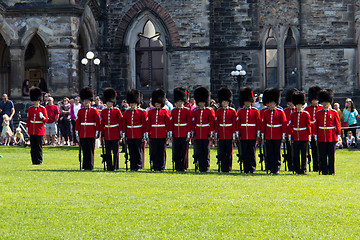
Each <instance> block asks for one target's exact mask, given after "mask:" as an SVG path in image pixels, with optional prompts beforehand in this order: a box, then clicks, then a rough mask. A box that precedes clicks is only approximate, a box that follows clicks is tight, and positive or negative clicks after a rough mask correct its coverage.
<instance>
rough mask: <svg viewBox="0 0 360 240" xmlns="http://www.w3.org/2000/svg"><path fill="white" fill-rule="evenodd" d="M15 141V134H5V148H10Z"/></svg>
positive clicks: (9, 132) (8, 132)
mask: <svg viewBox="0 0 360 240" xmlns="http://www.w3.org/2000/svg"><path fill="white" fill-rule="evenodd" d="M13 141H14V136H13V133H12V132H11V130H9V131H7V132H6V133H5V141H4V145H5V146H10V145H12V144H13V143H12V142H13Z"/></svg>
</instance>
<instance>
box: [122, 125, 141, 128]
mask: <svg viewBox="0 0 360 240" xmlns="http://www.w3.org/2000/svg"><path fill="white" fill-rule="evenodd" d="M126 127H127V128H141V127H142V125H133V126H126Z"/></svg>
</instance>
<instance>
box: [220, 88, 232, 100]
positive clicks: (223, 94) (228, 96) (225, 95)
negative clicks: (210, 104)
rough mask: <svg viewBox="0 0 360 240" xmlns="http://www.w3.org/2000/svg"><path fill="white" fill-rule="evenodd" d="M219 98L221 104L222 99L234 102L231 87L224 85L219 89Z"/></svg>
mask: <svg viewBox="0 0 360 240" xmlns="http://www.w3.org/2000/svg"><path fill="white" fill-rule="evenodd" d="M218 99H219V103H220V104H221V102H222V101H228V102H229V103H231V102H232V92H231V91H230V89H228V88H225V87H222V88H220V89H219V91H218Z"/></svg>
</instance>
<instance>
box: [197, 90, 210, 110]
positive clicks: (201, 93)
mask: <svg viewBox="0 0 360 240" xmlns="http://www.w3.org/2000/svg"><path fill="white" fill-rule="evenodd" d="M194 98H195V101H196V103H199V102H205V105H206V106H207V105H209V102H210V92H209V90H207V89H206V88H204V87H197V88H196V89H195V91H194Z"/></svg>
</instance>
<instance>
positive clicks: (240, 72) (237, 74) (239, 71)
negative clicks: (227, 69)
mask: <svg viewBox="0 0 360 240" xmlns="http://www.w3.org/2000/svg"><path fill="white" fill-rule="evenodd" d="M245 75H246V71H245V70H244V69H243V67H242V66H241V65H240V64H238V65H236V70H235V71H232V72H231V76H232V77H233V78H234V80H235V81H237V83H238V89H239V91H238V92H239V98H240V88H241V82H242V80H243V79H244V78H245Z"/></svg>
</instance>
